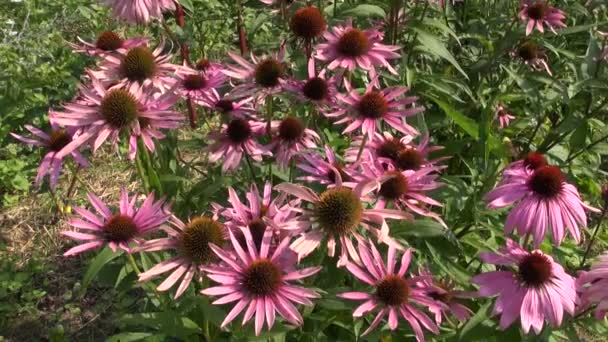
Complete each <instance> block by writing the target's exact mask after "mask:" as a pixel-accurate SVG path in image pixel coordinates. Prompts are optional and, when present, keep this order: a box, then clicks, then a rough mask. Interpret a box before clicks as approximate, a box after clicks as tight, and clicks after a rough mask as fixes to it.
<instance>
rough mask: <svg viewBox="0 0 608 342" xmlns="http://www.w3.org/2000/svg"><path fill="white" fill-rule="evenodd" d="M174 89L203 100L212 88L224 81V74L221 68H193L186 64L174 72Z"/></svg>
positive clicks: (197, 99)
mask: <svg viewBox="0 0 608 342" xmlns="http://www.w3.org/2000/svg"><path fill="white" fill-rule="evenodd" d="M175 75H176V78H177V80H176V82H177V84H176V87H175V88H176V89H175V90H176V91H177V92H178V93H179V94H180V95H182V96H183V97H186V98H191V99H194V100H196V101H197V102H199V101H201V100H203V101H204V100H205V99H206V98H207V97H208V96H209V94H211V93H212V92H213V90H215V89H217V88H219V87H221V86H222V85H223V84H224V83H225V82H226V76H225V75H224V73H222V70H221V69H217V68H208V69H206V71H201V70H198V69H197V70H195V69H192V68H190V67H188V66H186V65H184V66H182V67H181V68H179V69H178V70H177V71H176V73H175Z"/></svg>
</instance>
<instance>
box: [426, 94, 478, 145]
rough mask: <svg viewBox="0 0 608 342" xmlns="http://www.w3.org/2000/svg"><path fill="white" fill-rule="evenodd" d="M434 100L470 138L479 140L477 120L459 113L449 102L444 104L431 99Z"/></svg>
mask: <svg viewBox="0 0 608 342" xmlns="http://www.w3.org/2000/svg"><path fill="white" fill-rule="evenodd" d="M431 100H433V101H434V102H435V103H436V104H437V105H438V106H439V107H440V108H441V109H442V110H443V111H444V112H445V114H446V115H447V116H449V117H450V118H451V119H452V120H453V121H454V123H455V124H456V125H458V126H459V127H460V128H462V129H463V130H464V131H465V132H467V133H468V134H469V135H470V136H472V137H473V138H475V139H478V138H479V125H478V124H477V122H475V120H473V119H471V118H469V117H467V116H465V115H464V114H462V113H461V112H459V111H457V110H456V109H455V108H454V107H452V106H451V105H450V104H448V103H447V102H443V101H441V100H439V99H435V98H432V97H431Z"/></svg>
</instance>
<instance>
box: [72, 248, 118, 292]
mask: <svg viewBox="0 0 608 342" xmlns="http://www.w3.org/2000/svg"><path fill="white" fill-rule="evenodd" d="M122 253H123V251H122V249H118V250H117V251H116V252H112V250H111V249H110V248H109V247H106V248H104V249H103V250H102V251H101V252H100V253H99V254H97V256H96V257H95V259H93V261H91V264H90V265H89V268H88V269H87V271H86V272H85V274H84V278H83V279H82V287H81V289H80V291H81V295H84V293H85V292H86V290H87V288H88V287H89V285H91V282H92V281H93V279H94V278H95V277H96V276H97V274H98V273H99V271H101V269H102V268H103V267H104V266H105V265H106V264H107V263H108V262H110V261H112V260H114V259H116V258H117V257H119V256H121V255H122Z"/></svg>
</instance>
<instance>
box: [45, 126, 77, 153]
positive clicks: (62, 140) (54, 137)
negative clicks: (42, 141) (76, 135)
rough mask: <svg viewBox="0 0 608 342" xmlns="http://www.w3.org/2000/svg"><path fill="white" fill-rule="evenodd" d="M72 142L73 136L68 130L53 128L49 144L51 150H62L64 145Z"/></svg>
mask: <svg viewBox="0 0 608 342" xmlns="http://www.w3.org/2000/svg"><path fill="white" fill-rule="evenodd" d="M71 142H72V137H71V136H70V135H69V134H68V132H67V131H66V130H65V129H63V128H60V129H56V130H53V131H52V132H51V135H50V136H49V145H48V148H49V150H50V151H53V152H59V151H61V150H62V149H63V148H64V147H66V146H67V144H69V143H71Z"/></svg>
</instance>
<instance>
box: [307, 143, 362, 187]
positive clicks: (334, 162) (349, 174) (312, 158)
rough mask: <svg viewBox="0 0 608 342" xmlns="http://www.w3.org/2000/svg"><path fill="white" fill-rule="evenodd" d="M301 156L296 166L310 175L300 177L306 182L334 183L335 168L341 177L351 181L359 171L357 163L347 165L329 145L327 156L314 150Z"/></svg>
mask: <svg viewBox="0 0 608 342" xmlns="http://www.w3.org/2000/svg"><path fill="white" fill-rule="evenodd" d="M301 157H302V159H301V161H300V162H299V163H298V164H297V165H296V166H297V167H298V168H299V169H301V170H303V171H304V172H306V173H308V175H307V176H302V177H298V179H299V180H303V181H306V182H318V183H321V184H328V185H333V184H334V183H335V182H336V174H335V170H337V171H338V172H339V173H340V178H342V180H344V181H347V182H348V181H351V180H352V179H353V175H354V174H355V173H357V172H358V171H357V169H356V165H345V164H344V163H342V162H341V161H339V160H338V159H337V158H336V154H335V153H334V151H333V150H332V149H331V146H329V145H325V158H322V157H321V156H320V155H319V154H317V153H314V152H311V153H305V154H302V156H301Z"/></svg>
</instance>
